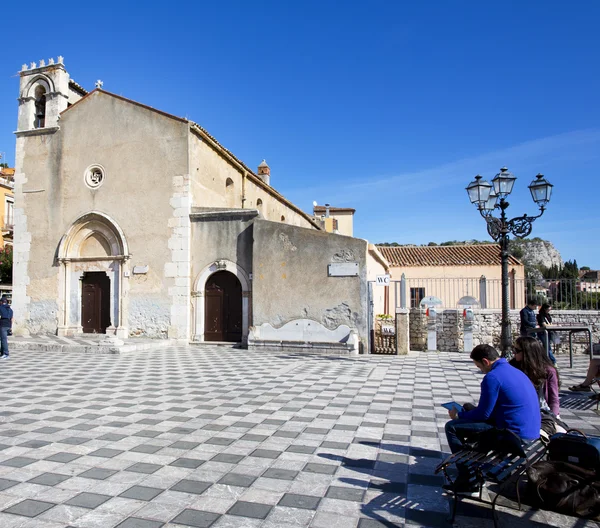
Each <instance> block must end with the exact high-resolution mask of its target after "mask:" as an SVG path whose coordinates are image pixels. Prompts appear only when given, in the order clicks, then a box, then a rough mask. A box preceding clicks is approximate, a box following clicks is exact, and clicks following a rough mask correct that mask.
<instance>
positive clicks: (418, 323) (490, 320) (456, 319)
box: [409, 308, 600, 354]
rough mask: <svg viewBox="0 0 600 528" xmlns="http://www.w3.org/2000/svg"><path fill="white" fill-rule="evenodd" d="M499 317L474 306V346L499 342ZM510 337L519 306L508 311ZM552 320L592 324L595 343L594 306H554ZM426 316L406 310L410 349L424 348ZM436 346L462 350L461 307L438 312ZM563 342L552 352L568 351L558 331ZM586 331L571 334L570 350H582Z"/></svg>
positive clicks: (598, 314)
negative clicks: (588, 308) (592, 307)
mask: <svg viewBox="0 0 600 528" xmlns="http://www.w3.org/2000/svg"><path fill="white" fill-rule="evenodd" d="M501 320H502V312H501V310H476V311H475V318H474V321H473V346H477V345H479V344H482V343H488V344H491V345H493V346H495V347H499V346H500V333H501V325H500V322H501ZM510 320H511V329H512V332H513V337H514V338H517V337H518V336H519V326H520V319H519V310H511V312H510ZM552 322H553V324H556V325H566V326H569V325H586V326H588V325H589V326H591V327H592V336H593V341H594V343H597V342H598V340H599V338H600V311H597V310H581V311H576V310H556V311H552ZM427 324H428V318H427V316H426V315H425V312H424V311H423V310H420V309H414V308H413V309H411V310H410V313H409V340H410V349H411V350H426V349H427ZM436 328H437V349H438V350H444V351H447V352H462V351H463V347H464V345H463V343H464V319H463V313H462V310H443V311H440V312H439V313H438V320H437V323H436ZM560 336H561V338H562V339H563V342H562V343H561V344H560V345H555V346H554V347H553V348H555V352H557V353H559V354H560V353H567V354H568V352H569V341H568V334H566V333H562V332H561V333H560ZM587 345H588V343H587V334H585V333H584V332H581V333H577V334H574V335H573V351H574V352H576V353H583V352H584V350H585V349H586V347H587Z"/></svg>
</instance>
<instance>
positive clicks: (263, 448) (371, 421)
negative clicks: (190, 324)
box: [0, 346, 600, 528]
mask: <svg viewBox="0 0 600 528" xmlns="http://www.w3.org/2000/svg"><path fill="white" fill-rule="evenodd" d="M561 362H562V359H561ZM564 364H565V366H566V361H565V362H564ZM577 366H578V368H577V369H575V370H574V371H573V372H571V371H569V369H565V368H563V369H562V371H561V373H562V374H563V378H564V381H563V385H564V386H567V385H569V384H570V383H569V382H570V381H581V379H582V376H583V372H584V370H585V358H581V359H578V365H577ZM566 371H569V372H566ZM0 372H1V379H2V384H1V387H0V402H1V404H0V527H1V528H16V527H21V528H34V527H35V528H37V527H39V528H59V527H60V528H65V527H76V528H96V527H97V528H113V527H118V528H161V527H181V526H191V527H215V528H226V527H231V528H233V527H248V528H253V527H259V526H260V527H262V528H291V527H308V526H310V527H314V528H357V527H358V528H378V527H396V526H411V525H417V526H442V525H444V523H445V519H446V517H447V516H448V511H449V504H448V498H447V497H446V496H445V495H443V494H442V490H441V488H440V485H441V484H442V480H441V478H440V477H438V476H435V475H433V468H434V467H435V466H436V465H437V463H438V462H439V461H440V459H441V457H442V456H443V453H444V452H447V451H448V447H447V444H446V441H445V436H444V424H445V422H446V421H447V419H448V416H447V412H446V411H445V410H444V409H443V408H442V407H440V404H441V403H443V402H445V401H448V400H451V399H453V400H458V401H473V400H474V399H475V401H476V399H477V397H478V394H479V383H480V379H481V376H480V375H478V374H477V373H476V372H475V370H474V367H473V365H472V363H471V361H470V360H469V359H468V357H467V356H466V355H464V354H447V353H439V354H438V353H429V354H427V353H421V354H411V355H409V356H406V357H378V356H361V357H358V358H344V357H324V356H313V355H296V354H282V353H268V352H260V353H253V352H249V351H247V350H238V349H231V348H225V347H216V346H206V347H202V348H200V347H193V346H192V347H184V346H181V347H169V348H163V349H160V350H153V351H147V352H140V353H136V354H130V355H123V356H120V355H113V356H105V355H90V354H76V353H64V354H52V353H47V352H46V353H44V352H41V351H40V352H37V351H23V350H16V351H14V352H13V353H12V354H11V358H10V360H8V361H1V362H0ZM569 398H571V400H573V397H571V396H569ZM571 400H569V401H571ZM575 400H577V401H576V402H575V403H574V404H573V403H571V404H570V407H571V408H570V409H564V410H563V413H562V417H563V419H565V420H566V421H567V422H569V424H570V425H572V426H574V427H578V428H581V429H583V430H585V431H588V432H596V433H598V428H599V427H600V417H599V416H598V415H597V414H596V413H595V412H594V411H593V409H590V408H589V407H590V405H588V404H587V403H586V399H582V398H575ZM459 514H460V510H459ZM502 515H503V519H504V520H505V521H507V522H510V524H511V527H512V526H514V524H515V522H516V521H519V520H522V518H524V517H523V515H522V514H515V513H511V514H509V513H503V514H502ZM536 515H544V514H536ZM473 516H475V517H473ZM478 517H481V518H478ZM488 517H489V512H487V511H485V509H481V508H476V509H473V511H470V510H469V511H468V512H467V515H466V516H462V517H459V525H460V524H462V525H463V526H470V525H471V524H472V523H474V524H476V525H477V526H480V527H481V526H484V525H485V526H487V524H486V523H490V522H491V521H489V518H488ZM559 517H560V516H559ZM553 519H554V518H550V517H544V522H550V523H551V524H554V525H555V526H568V524H565V523H567V522H571V521H572V520H571V521H569V520H565V519H566V518H564V517H563V518H558V517H557V518H556V519H558V520H556V519H554V520H553ZM526 520H527V519H526ZM557 523H558V524H557ZM474 524H473V525H474ZM584 525H585V523H582V522H581V521H579V523H578V524H577V526H578V527H581V526H584Z"/></svg>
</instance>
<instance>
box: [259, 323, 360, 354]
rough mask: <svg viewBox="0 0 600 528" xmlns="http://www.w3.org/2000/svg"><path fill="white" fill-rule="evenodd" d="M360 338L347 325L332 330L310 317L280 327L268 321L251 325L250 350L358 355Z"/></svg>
mask: <svg viewBox="0 0 600 528" xmlns="http://www.w3.org/2000/svg"><path fill="white" fill-rule="evenodd" d="M359 341H360V340H359V337H358V334H357V333H356V331H355V330H353V329H351V328H350V327H349V326H347V325H340V326H338V327H337V328H336V329H335V330H329V329H328V328H326V327H325V326H323V325H322V324H321V323H319V322H317V321H313V320H311V319H295V320H293V321H289V322H288V323H285V324H284V325H283V326H281V327H279V328H275V327H273V326H272V325H271V324H269V323H263V324H262V325H260V326H252V327H250V333H249V335H248V349H250V350H263V349H271V350H278V349H283V348H285V349H286V351H289V350H290V349H291V350H292V351H294V350H295V351H301V352H317V353H325V354H344V355H348V354H350V355H358V350H359Z"/></svg>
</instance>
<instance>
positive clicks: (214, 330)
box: [204, 290, 224, 341]
mask: <svg viewBox="0 0 600 528" xmlns="http://www.w3.org/2000/svg"><path fill="white" fill-rule="evenodd" d="M204 324H205V330H204V337H205V339H206V341H223V340H224V336H223V291H221V290H208V291H207V292H206V304H205V321H204Z"/></svg>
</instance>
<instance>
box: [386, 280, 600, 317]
mask: <svg viewBox="0 0 600 528" xmlns="http://www.w3.org/2000/svg"><path fill="white" fill-rule="evenodd" d="M508 289H509V302H510V308H511V309H513V310H520V309H521V308H523V306H525V305H526V304H527V300H528V299H529V298H531V297H533V298H535V299H536V300H537V302H538V303H540V304H541V303H545V302H547V303H549V304H551V305H552V306H553V308H554V309H555V310H600V281H598V280H582V279H552V280H549V279H547V280H543V281H540V280H533V279H517V278H514V277H510V278H509V287H508ZM425 296H433V297H437V298H439V299H440V300H441V301H442V306H443V307H444V308H447V309H452V308H457V306H458V304H459V301H460V300H461V299H463V298H464V297H473V298H475V299H476V300H477V302H478V303H479V307H480V308H489V309H500V308H501V307H502V281H501V280H500V279H487V278H485V277H480V278H466V277H461V278H403V279H401V280H399V281H392V284H391V287H390V306H396V307H398V308H417V307H419V303H420V301H421V299H422V298H423V297H425Z"/></svg>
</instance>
